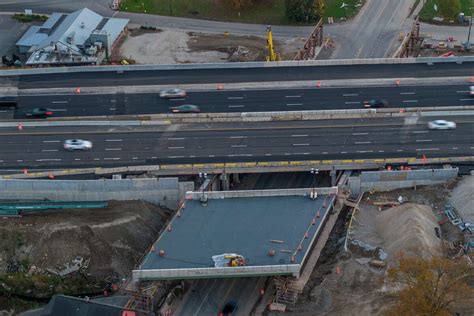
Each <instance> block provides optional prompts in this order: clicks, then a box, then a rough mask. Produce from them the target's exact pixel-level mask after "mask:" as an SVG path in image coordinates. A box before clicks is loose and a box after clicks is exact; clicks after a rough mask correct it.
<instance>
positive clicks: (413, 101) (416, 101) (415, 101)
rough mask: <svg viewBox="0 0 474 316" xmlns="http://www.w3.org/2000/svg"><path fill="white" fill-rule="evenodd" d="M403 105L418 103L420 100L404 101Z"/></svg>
mask: <svg viewBox="0 0 474 316" xmlns="http://www.w3.org/2000/svg"><path fill="white" fill-rule="evenodd" d="M402 102H403V103H418V100H403V101H402Z"/></svg>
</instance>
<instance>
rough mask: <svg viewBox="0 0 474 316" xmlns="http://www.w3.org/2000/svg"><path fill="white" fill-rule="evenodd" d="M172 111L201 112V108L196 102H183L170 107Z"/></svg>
mask: <svg viewBox="0 0 474 316" xmlns="http://www.w3.org/2000/svg"><path fill="white" fill-rule="evenodd" d="M170 110H171V112H173V113H199V112H201V109H200V108H199V107H198V106H197V105H194V104H183V105H179V106H172V107H170Z"/></svg>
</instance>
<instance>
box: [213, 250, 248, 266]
mask: <svg viewBox="0 0 474 316" xmlns="http://www.w3.org/2000/svg"><path fill="white" fill-rule="evenodd" d="M212 260H214V266H215V267H216V268H222V267H243V266H245V265H246V264H247V262H246V260H245V258H244V257H243V256H241V255H239V254H236V253H224V254H222V255H217V256H212Z"/></svg>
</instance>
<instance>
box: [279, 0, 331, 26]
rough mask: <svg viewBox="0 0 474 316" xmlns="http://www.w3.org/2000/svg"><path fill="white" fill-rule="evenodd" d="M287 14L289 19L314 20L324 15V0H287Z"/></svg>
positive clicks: (296, 20) (297, 20)
mask: <svg viewBox="0 0 474 316" xmlns="http://www.w3.org/2000/svg"><path fill="white" fill-rule="evenodd" d="M285 14H286V17H287V18H288V20H290V21H295V22H312V21H317V20H319V18H320V17H322V16H323V15H324V1H323V0H285Z"/></svg>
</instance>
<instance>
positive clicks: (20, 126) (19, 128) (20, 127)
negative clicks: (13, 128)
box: [18, 123, 23, 131]
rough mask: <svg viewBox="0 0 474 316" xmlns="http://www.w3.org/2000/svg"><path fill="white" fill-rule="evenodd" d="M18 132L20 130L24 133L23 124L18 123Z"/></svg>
mask: <svg viewBox="0 0 474 316" xmlns="http://www.w3.org/2000/svg"><path fill="white" fill-rule="evenodd" d="M18 130H19V131H22V130H23V124H21V123H18Z"/></svg>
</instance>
